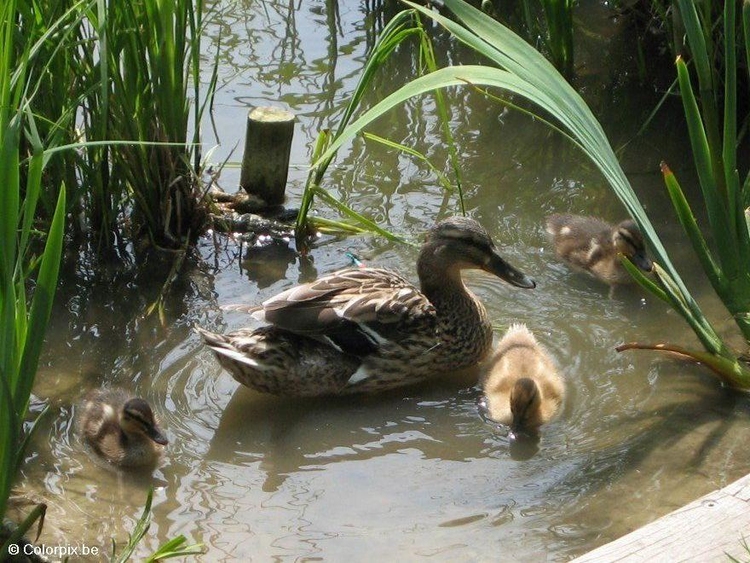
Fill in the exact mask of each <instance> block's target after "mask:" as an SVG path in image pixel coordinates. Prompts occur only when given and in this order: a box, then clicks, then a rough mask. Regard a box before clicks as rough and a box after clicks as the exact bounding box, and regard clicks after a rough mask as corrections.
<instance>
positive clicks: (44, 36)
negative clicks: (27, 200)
mask: <svg viewBox="0 0 750 563" xmlns="http://www.w3.org/2000/svg"><path fill="white" fill-rule="evenodd" d="M204 20H205V14H204V9H203V2H202V0H177V1H176V2H161V1H159V0H146V1H144V2H136V3H132V2H125V3H105V2H97V1H96V0H78V1H76V0H63V1H62V2H51V1H49V0H35V1H34V2H32V3H30V4H26V3H24V5H23V6H22V7H20V8H19V10H18V12H17V21H18V24H19V27H20V29H21V30H22V32H21V33H19V34H17V35H16V37H15V44H14V51H15V52H21V51H22V50H23V45H24V44H25V43H26V42H27V41H31V42H36V44H37V51H38V55H39V56H40V57H42V58H43V60H46V61H47V62H46V64H45V65H43V66H37V67H35V68H33V69H30V72H31V73H32V80H31V82H32V83H33V85H34V93H35V95H34V97H33V99H32V100H31V104H32V107H33V111H34V112H35V113H36V114H37V115H38V116H40V136H41V138H42V139H43V140H44V142H45V143H46V144H47V145H48V146H57V147H60V149H61V150H60V152H59V153H56V154H55V155H54V157H53V158H52V159H51V162H50V163H49V166H48V168H47V171H46V172H45V176H46V178H45V182H46V183H47V181H49V182H48V183H50V184H51V185H50V187H49V189H48V190H46V192H47V193H46V194H45V197H44V198H43V203H44V206H45V209H47V210H48V211H49V210H50V209H51V208H52V205H51V203H50V202H51V201H54V194H55V189H54V187H53V186H54V185H56V184H55V182H57V185H59V183H60V182H62V181H65V183H66V185H68V186H69V188H70V190H71V194H70V195H71V197H70V198H69V201H70V203H69V207H68V210H69V211H71V212H72V214H71V216H72V217H75V219H76V220H75V221H74V222H73V223H72V225H71V227H72V229H73V230H74V232H77V233H78V234H86V233H91V234H92V235H93V236H94V239H95V243H96V247H97V248H99V249H105V248H111V247H113V246H115V245H116V244H117V243H118V242H122V241H123V240H126V239H128V238H130V239H134V240H139V239H142V238H146V239H148V240H149V241H150V242H151V243H152V244H153V245H155V246H158V247H166V248H170V249H177V248H182V247H183V246H185V244H186V243H188V242H190V241H193V240H195V239H196V238H197V236H198V235H199V234H200V233H201V232H202V227H203V224H204V222H205V219H206V217H207V205H206V203H205V201H204V198H203V192H202V189H201V184H200V178H199V176H200V170H201V148H200V143H199V141H200V131H201V120H202V117H203V113H204V111H205V110H206V108H207V105H208V102H209V100H210V98H211V95H212V92H213V89H214V87H215V75H214V77H213V78H212V81H211V83H210V84H209V85H208V87H207V88H205V89H201V88H200V86H201V85H200V56H201V33H202V30H203V26H204ZM125 30H127V32H125ZM190 131H192V134H191V133H190ZM81 142H84V144H83V145H77V146H79V149H78V150H67V149H68V147H70V146H72V145H76V143H81Z"/></svg>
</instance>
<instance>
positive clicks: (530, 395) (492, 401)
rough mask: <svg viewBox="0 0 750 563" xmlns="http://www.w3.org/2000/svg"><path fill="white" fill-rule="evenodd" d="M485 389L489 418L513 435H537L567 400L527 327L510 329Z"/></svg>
mask: <svg viewBox="0 0 750 563" xmlns="http://www.w3.org/2000/svg"><path fill="white" fill-rule="evenodd" d="M482 388H483V390H484V397H485V404H486V407H487V411H488V414H489V417H490V418H491V419H492V420H494V421H496V422H500V423H502V424H507V425H509V426H510V427H511V430H512V431H513V432H514V433H515V432H519V431H525V432H528V433H531V434H533V433H536V432H537V431H538V429H539V427H540V426H541V425H542V424H545V423H547V422H549V421H550V420H551V419H552V418H554V416H555V415H556V414H557V413H558V412H559V410H560V407H561V405H562V402H563V399H564V397H565V383H564V381H563V379H562V377H560V374H559V373H558V372H557V368H556V367H555V364H554V362H553V361H552V359H551V358H550V357H549V355H548V354H547V352H546V351H545V349H544V348H543V347H542V346H541V345H540V344H539V343H538V342H537V341H536V338H535V337H534V334H533V333H532V332H531V331H530V330H529V329H528V328H527V327H526V325H524V324H514V325H511V327H510V328H509V329H508V331H507V332H506V333H505V335H504V336H503V338H502V339H501V340H500V342H499V343H498V347H497V349H496V350H495V354H494V356H493V357H492V360H491V361H490V364H489V366H488V371H487V373H486V375H485V376H484V378H483V381H482Z"/></svg>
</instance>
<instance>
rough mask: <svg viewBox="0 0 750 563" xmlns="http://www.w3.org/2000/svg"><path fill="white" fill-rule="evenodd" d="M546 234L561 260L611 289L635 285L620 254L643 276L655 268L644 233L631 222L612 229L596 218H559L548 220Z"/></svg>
mask: <svg viewBox="0 0 750 563" xmlns="http://www.w3.org/2000/svg"><path fill="white" fill-rule="evenodd" d="M547 232H548V233H549V234H550V235H551V236H552V243H553V244H554V246H555V253H556V254H557V256H558V257H559V258H561V259H562V260H564V261H565V262H567V263H568V264H570V265H571V266H572V267H573V268H576V269H579V270H584V271H586V272H589V273H590V274H592V275H593V276H594V277H596V278H598V279H600V280H601V281H603V282H605V283H608V284H610V285H616V284H627V283H631V282H632V281H633V278H632V277H631V276H630V274H628V272H627V270H625V268H624V267H623V265H622V264H621V263H620V259H619V257H618V255H619V254H623V255H624V256H626V257H627V258H629V259H630V261H631V262H633V264H635V265H636V266H637V267H638V268H640V269H641V270H643V271H644V272H650V271H651V268H652V266H653V264H652V263H651V260H650V259H649V257H648V255H647V254H646V247H645V245H644V243H643V236H642V235H641V231H640V230H639V229H638V226H637V225H636V224H635V222H634V221H632V220H631V219H627V220H625V221H622V222H621V223H618V224H617V225H614V226H613V225H610V224H609V223H606V222H605V221H602V220H601V219H597V218H596V217H584V216H581V215H557V214H556V215H550V216H549V217H547Z"/></svg>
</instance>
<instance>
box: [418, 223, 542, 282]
mask: <svg viewBox="0 0 750 563" xmlns="http://www.w3.org/2000/svg"><path fill="white" fill-rule="evenodd" d="M436 266H438V267H439V269H441V270H443V271H447V272H448V274H450V273H452V272H458V271H460V270H464V269H478V270H484V271H485V272H489V273H490V274H494V275H496V276H497V277H499V278H501V279H504V280H505V281H507V282H508V283H510V284H513V285H515V286H517V287H523V288H526V289H532V288H534V287H536V282H535V281H534V280H533V279H531V278H530V277H529V276H527V275H526V274H524V273H523V272H521V271H520V270H517V269H516V268H514V267H513V266H511V265H510V264H509V263H508V262H506V261H505V260H504V259H503V258H502V256H500V254H498V251H497V247H496V246H495V243H494V242H492V239H491V238H490V235H489V234H488V233H487V231H486V230H485V229H484V227H482V226H481V225H480V224H479V223H477V222H476V221H474V220H473V219H469V218H468V217H450V218H448V219H445V220H443V221H440V222H439V223H438V224H437V225H435V226H434V227H433V228H432V229H430V231H429V232H428V233H427V238H426V240H425V243H424V245H423V246H422V250H421V252H420V255H419V261H418V264H417V268H418V270H419V273H420V277H422V273H423V272H425V270H426V268H436ZM425 273H426V272H425Z"/></svg>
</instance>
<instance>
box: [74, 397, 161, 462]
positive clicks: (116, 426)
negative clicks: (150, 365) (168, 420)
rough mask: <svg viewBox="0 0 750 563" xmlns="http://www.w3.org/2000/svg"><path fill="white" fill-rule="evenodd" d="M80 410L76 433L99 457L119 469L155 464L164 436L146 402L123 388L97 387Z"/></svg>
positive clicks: (86, 398) (159, 454)
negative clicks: (77, 432) (77, 431)
mask: <svg viewBox="0 0 750 563" xmlns="http://www.w3.org/2000/svg"><path fill="white" fill-rule="evenodd" d="M80 409H81V412H80V415H79V416H78V429H79V432H80V433H81V435H82V436H83V438H84V440H85V441H86V443H88V444H89V446H91V449H92V450H93V451H94V452H95V453H96V454H97V455H98V456H99V457H101V458H102V459H103V460H105V461H107V462H108V463H111V464H112V465H115V466H118V467H123V468H135V467H149V466H150V467H154V466H155V465H156V464H157V462H158V461H159V458H160V457H161V455H162V453H163V449H164V448H163V446H165V445H166V444H167V438H166V437H165V436H164V433H163V432H162V431H161V429H160V428H159V426H158V425H157V422H156V418H155V417H154V413H153V412H152V411H151V407H150V406H149V404H148V403H147V402H146V401H144V400H143V399H141V398H138V397H133V396H132V395H131V394H129V393H128V392H127V391H124V390H123V389H98V390H94V391H92V392H91V393H89V394H88V395H87V396H86V397H85V398H84V400H83V401H82V403H81V405H80Z"/></svg>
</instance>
